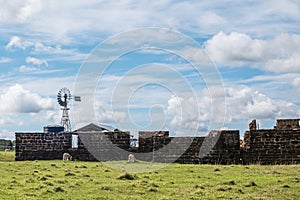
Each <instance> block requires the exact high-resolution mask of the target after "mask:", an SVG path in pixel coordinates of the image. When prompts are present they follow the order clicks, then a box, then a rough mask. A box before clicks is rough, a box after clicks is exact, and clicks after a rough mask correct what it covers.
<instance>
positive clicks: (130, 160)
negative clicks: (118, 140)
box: [128, 154, 136, 163]
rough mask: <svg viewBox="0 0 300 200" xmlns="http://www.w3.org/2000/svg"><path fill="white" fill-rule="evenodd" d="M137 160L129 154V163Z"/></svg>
mask: <svg viewBox="0 0 300 200" xmlns="http://www.w3.org/2000/svg"><path fill="white" fill-rule="evenodd" d="M135 161H136V160H135V157H134V155H133V154H129V155H128V162H130V163H131V162H135Z"/></svg>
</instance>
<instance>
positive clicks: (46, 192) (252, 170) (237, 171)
mask: <svg viewBox="0 0 300 200" xmlns="http://www.w3.org/2000/svg"><path fill="white" fill-rule="evenodd" d="M0 166H1V167H0V178H1V179H0V181H1V184H0V199H72V200H73V199H118V200H120V199H128V200H129V199H144V200H146V199H300V165H276V166H270V165H267V166H262V165H228V166H221V165H188V164H186V165H182V164H170V165H167V166H165V167H163V166H162V164H159V163H146V162H137V163H127V161H118V162H110V163H100V162H81V161H62V160H51V161H22V162H16V161H14V152H0ZM110 166H114V168H119V169H121V170H115V169H114V168H111V167H110ZM147 167H149V169H150V168H153V167H157V168H160V169H158V170H155V171H148V172H142V173H135V172H132V170H133V169H134V170H133V171H138V169H147ZM161 167H163V168H161ZM136 169H137V170H136Z"/></svg>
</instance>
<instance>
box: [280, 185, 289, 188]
mask: <svg viewBox="0 0 300 200" xmlns="http://www.w3.org/2000/svg"><path fill="white" fill-rule="evenodd" d="M282 187H283V188H290V186H289V185H283V186H282Z"/></svg>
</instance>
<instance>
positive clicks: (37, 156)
mask: <svg viewBox="0 0 300 200" xmlns="http://www.w3.org/2000/svg"><path fill="white" fill-rule="evenodd" d="M71 138H72V136H71V135H70V133H64V132H60V133H16V158H15V159H16V160H52V159H62V155H63V153H64V152H67V151H68V149H69V148H70V147H71V142H72V139H71Z"/></svg>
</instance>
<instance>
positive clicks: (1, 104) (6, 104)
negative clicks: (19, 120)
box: [0, 84, 54, 114]
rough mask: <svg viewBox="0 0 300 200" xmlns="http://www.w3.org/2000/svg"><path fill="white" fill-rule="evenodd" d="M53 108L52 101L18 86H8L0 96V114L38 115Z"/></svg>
mask: <svg viewBox="0 0 300 200" xmlns="http://www.w3.org/2000/svg"><path fill="white" fill-rule="evenodd" d="M53 108H54V102H53V100H52V99H50V98H43V97H41V96H40V95H38V94H36V93H31V92H30V91H28V90H26V89H24V88H23V87H22V86H21V85H19V84H16V85H13V86H10V87H9V88H8V89H7V90H6V91H4V93H2V94H1V95H0V112H1V113H6V114H7V113H38V112H41V111H42V110H52V109H53Z"/></svg>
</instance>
